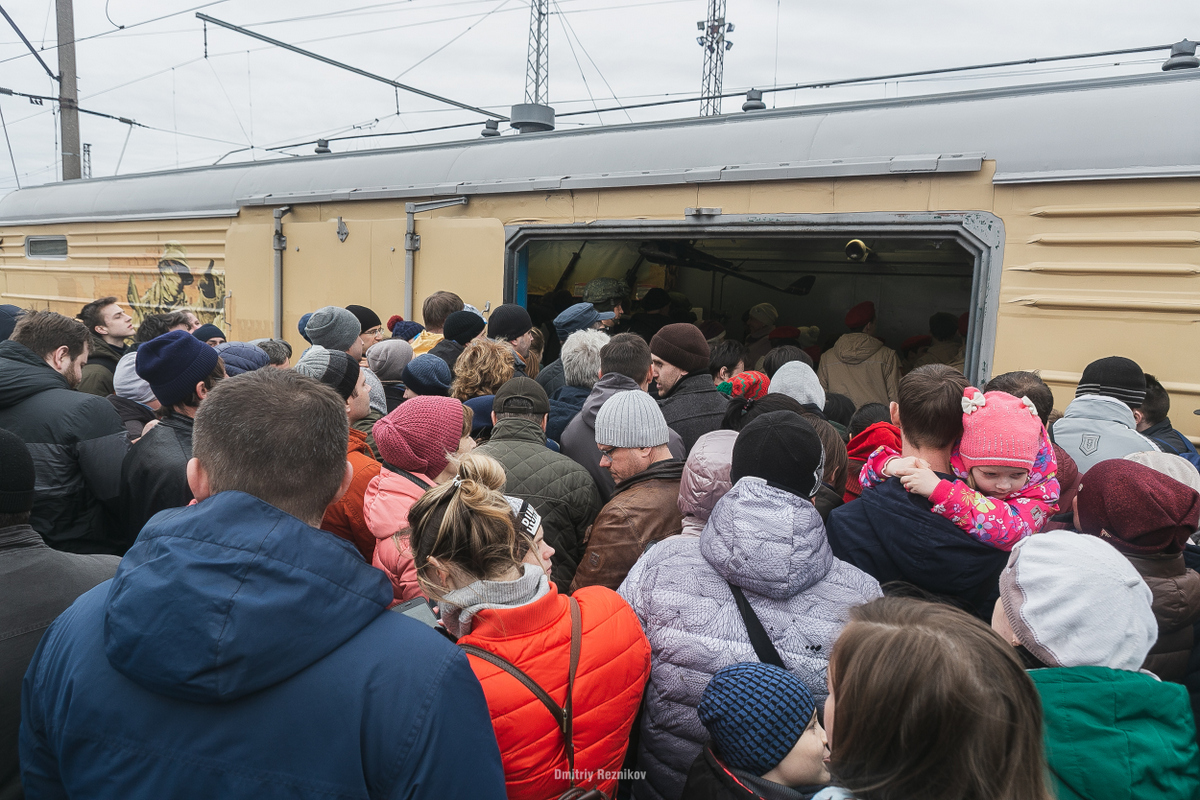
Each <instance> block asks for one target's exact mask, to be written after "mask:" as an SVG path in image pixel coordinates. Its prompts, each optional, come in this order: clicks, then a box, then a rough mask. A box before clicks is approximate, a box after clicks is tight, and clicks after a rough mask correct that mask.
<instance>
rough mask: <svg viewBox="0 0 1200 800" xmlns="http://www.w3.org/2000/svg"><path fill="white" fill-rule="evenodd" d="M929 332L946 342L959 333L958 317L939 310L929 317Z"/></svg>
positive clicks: (940, 340)
mask: <svg viewBox="0 0 1200 800" xmlns="http://www.w3.org/2000/svg"><path fill="white" fill-rule="evenodd" d="M929 333H930V335H931V336H933V338H935V339H937V340H938V341H939V342H946V341H949V340H951V339H953V338H954V337H955V336H957V335H958V317H956V316H954V315H953V314H948V313H946V312H945V311H939V312H938V313H936V314H934V315H933V316H932V317H930V318H929Z"/></svg>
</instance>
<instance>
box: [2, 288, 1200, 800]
mask: <svg viewBox="0 0 1200 800" xmlns="http://www.w3.org/2000/svg"><path fill="white" fill-rule="evenodd" d="M689 306H690V303H687V302H686V298H682V299H681V298H680V297H677V296H676V294H675V293H671V292H667V291H665V290H663V289H652V290H650V291H649V292H647V293H646V295H645V296H644V297H643V298H641V299H640V300H637V299H634V298H631V297H630V291H629V287H627V286H626V285H625V284H624V283H622V282H621V281H618V280H614V279H611V278H598V279H596V280H593V281H592V282H590V283H589V284H587V286H586V287H585V289H584V292H583V296H582V298H573V297H569V296H566V297H555V298H543V301H542V302H541V303H540V304H539V305H537V306H531V309H526V308H524V307H522V306H520V305H516V304H505V305H501V306H499V307H497V308H495V309H494V310H492V311H491V313H490V314H488V315H486V316H485V314H484V313H482V312H480V311H479V310H478V309H476V308H474V307H472V306H470V305H467V304H465V303H464V302H463V301H462V299H461V298H459V297H458V296H457V295H455V294H453V293H450V292H436V293H434V294H432V295H430V296H429V297H427V298H425V299H424V303H423V307H422V319H423V324H418V323H416V322H414V321H412V320H405V319H403V318H401V317H399V316H392V317H391V318H390V319H388V320H387V322H386V323H385V322H384V321H383V320H382V318H381V317H380V316H379V315H378V314H376V312H375V311H373V310H372V309H370V308H368V307H366V306H361V305H350V306H347V307H345V308H340V307H336V306H326V307H324V308H320V309H316V310H314V311H313V312H311V313H309V314H305V315H303V317H301V319H300V322H299V333H300V335H301V336H302V337H303V338H304V340H305V341H306V342H307V343H308V344H309V345H310V346H309V347H308V348H307V349H305V350H304V351H303V352H302V353H299V354H293V351H292V348H291V346H290V345H289V344H288V343H287V342H286V341H285V340H282V339H258V340H254V341H250V342H240V341H235V340H229V339H228V337H227V336H226V335H225V332H224V331H223V330H221V329H220V328H218V327H216V326H215V325H213V324H204V325H202V324H201V323H200V320H199V319H198V318H197V317H196V315H195V314H193V313H191V312H189V311H179V312H176V313H168V314H158V315H150V316H146V317H145V318H144V319H143V320H142V321H141V323H140V325H138V326H136V328H135V326H134V324H133V320H132V319H131V317H130V315H129V314H128V313H126V311H125V309H124V308H122V306H121V305H120V303H119V302H118V300H117V298H115V297H104V298H99V299H97V300H96V301H94V302H91V303H88V304H87V305H86V306H84V307H83V308H82V310H81V311H80V313H79V314H78V316H77V318H74V319H72V318H70V317H67V316H64V315H61V314H58V313H55V312H52V311H46V310H34V309H19V308H15V307H12V306H0V798H3V799H4V800H9V798H19V797H21V796H25V797H29V798H50V797H72V798H84V797H97V798H100V797H105V798H108V797H129V798H140V797H146V798H160V797H171V796H206V797H255V798H261V797H283V796H288V797H294V796H342V797H439V798H442V797H446V798H453V797H464V798H465V797H468V796H469V797H473V798H493V797H494V798H500V797H509V798H516V799H519V800H553V798H559V797H560V796H562V797H570V798H572V799H573V800H600V798H601V797H605V796H606V797H608V798H615V797H627V796H632V797H635V798H638V799H639V800H680V798H683V799H685V800H701V799H704V800H709V799H710V798H711V799H715V798H740V799H744V800H755V799H756V798H758V799H761V800H814V798H815V799H816V800H855V799H856V800H900V799H902V798H914V799H915V798H918V797H919V798H930V799H931V800H965V799H966V798H972V799H978V800H1051V798H1059V799H1060V800H1066V799H1067V798H1080V799H1081V800H1082V799H1084V798H1086V799H1087V800H1101V799H1104V798H1133V797H1136V798H1184V797H1200V750H1198V748H1197V732H1196V723H1195V715H1196V713H1197V711H1198V710H1200V640H1198V634H1200V573H1198V572H1197V571H1196V569H1197V567H1198V566H1200V548H1198V547H1197V546H1196V545H1194V544H1192V539H1193V537H1195V536H1196V534H1197V528H1198V527H1200V471H1198V469H1200V456H1197V453H1196V450H1195V448H1194V447H1193V446H1192V444H1191V442H1190V441H1189V440H1188V438H1187V437H1185V436H1183V435H1182V434H1181V433H1179V432H1178V431H1176V430H1175V429H1174V428H1173V426H1172V425H1171V422H1170V418H1169V416H1168V414H1169V411H1170V398H1169V395H1168V393H1167V391H1166V390H1165V389H1164V387H1163V385H1162V384H1161V383H1160V382H1159V381H1158V380H1156V379H1155V377H1154V376H1153V375H1149V374H1147V373H1145V372H1144V371H1143V370H1142V368H1141V367H1140V366H1139V365H1138V364H1137V363H1135V362H1134V361H1133V360H1130V359H1129V358H1125V357H1121V356H1110V357H1106V358H1101V359H1099V360H1096V361H1094V362H1092V363H1091V364H1088V365H1086V366H1084V368H1083V371H1082V377H1081V379H1080V381H1079V384H1078V388H1077V390H1076V394H1075V397H1074V398H1073V399H1072V400H1071V402H1070V403H1069V404H1068V405H1066V407H1065V408H1064V409H1063V410H1062V411H1061V412H1060V411H1059V410H1057V409H1056V408H1055V397H1054V394H1053V392H1052V391H1051V389H1050V387H1049V386H1047V385H1046V383H1045V382H1043V381H1042V379H1041V378H1040V377H1039V376H1038V375H1037V374H1035V373H1031V372H1010V373H1006V374H1002V375H997V376H995V377H993V378H991V380H990V381H988V382H987V383H986V385H983V386H978V387H976V386H971V385H970V384H969V382H968V380H967V378H966V377H965V376H964V375H963V372H962V369H963V364H964V361H965V355H966V352H967V347H966V344H965V339H964V337H965V334H966V331H967V325H968V320H967V318H966V315H963V316H962V317H957V316H955V315H954V314H950V313H945V312H942V313H938V314H935V315H934V316H933V317H932V318H931V319H930V320H929V333H928V335H925V334H920V335H918V336H914V337H912V338H911V339H909V340H908V341H906V342H905V343H904V344H903V345H902V346H901V347H900V348H899V349H898V350H893V349H891V348H889V347H887V345H886V344H885V343H884V342H883V341H882V340H881V339H879V338H878V337H876V336H875V333H876V329H875V326H876V310H875V306H874V305H873V304H872V303H870V302H864V303H861V304H859V305H857V306H855V307H854V308H852V309H850V310H849V311H848V312H847V314H846V317H845V320H844V323H845V328H846V332H844V333H842V334H841V335H840V336H838V337H837V338H836V339H825V340H822V339H821V334H820V331H819V330H818V329H817V328H816V327H815V326H808V327H795V326H787V325H781V324H780V315H779V312H778V311H777V310H776V309H775V308H774V307H773V306H772V305H770V304H769V303H761V304H758V305H755V306H754V307H752V308H750V309H748V310H747V312H746V314H745V315H744V318H743V322H744V335H743V336H742V337H741V340H735V339H734V338H733V336H731V335H730V332H729V331H727V330H726V329H725V327H724V325H723V324H720V323H717V322H713V321H710V320H699V321H698V320H697V319H696V317H695V315H694V314H692V313H691V310H690V308H689ZM627 308H628V309H629V310H635V313H633V314H632V315H630V314H627V313H626V309H627ZM531 310H532V311H533V313H532V314H531ZM1197 413H1200V411H1198V412H1197Z"/></svg>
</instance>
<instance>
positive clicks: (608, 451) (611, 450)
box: [599, 447, 620, 461]
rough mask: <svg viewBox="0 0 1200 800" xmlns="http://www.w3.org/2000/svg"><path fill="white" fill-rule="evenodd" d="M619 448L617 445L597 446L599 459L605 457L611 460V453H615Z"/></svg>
mask: <svg viewBox="0 0 1200 800" xmlns="http://www.w3.org/2000/svg"><path fill="white" fill-rule="evenodd" d="M619 449H620V448H619V447H608V448H605V447H601V448H599V450H600V460H601V461H603V460H604V459H606V458H607V459H608V460H609V461H612V457H613V453H615V452H616V451H617V450H619Z"/></svg>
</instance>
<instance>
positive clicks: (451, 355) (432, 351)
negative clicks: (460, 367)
mask: <svg viewBox="0 0 1200 800" xmlns="http://www.w3.org/2000/svg"><path fill="white" fill-rule="evenodd" d="M465 349H466V348H465V347H463V346H462V345H461V344H459V343H458V342H456V341H454V340H453V339H442V340H441V341H440V342H438V343H437V344H435V345H434V346H433V347H431V348H429V355H431V356H437V357H438V358H440V359H441V360H442V361H445V362H446V366H448V367H450V374H451V375H453V374H454V365H455V364H456V363H458V357H459V356H461V355H462V353H463V350H465ZM388 410H389V411H390V410H391V409H388Z"/></svg>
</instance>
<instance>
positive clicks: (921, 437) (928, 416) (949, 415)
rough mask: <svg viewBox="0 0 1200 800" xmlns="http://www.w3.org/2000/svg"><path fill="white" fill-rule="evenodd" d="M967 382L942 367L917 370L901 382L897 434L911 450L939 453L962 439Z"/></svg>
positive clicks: (950, 368)
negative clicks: (963, 405)
mask: <svg viewBox="0 0 1200 800" xmlns="http://www.w3.org/2000/svg"><path fill="white" fill-rule="evenodd" d="M967 385H968V384H967V378H966V376H965V375H963V374H962V373H961V372H959V371H958V370H956V369H954V368H953V367H947V366H946V365H945V364H927V365H926V366H923V367H917V368H916V369H914V370H913V371H912V372H910V373H908V374H907V375H905V376H904V377H903V378H901V379H900V389H899V392H898V393H897V397H896V402H897V404H898V405H899V407H900V431H901V433H903V435H904V438H905V439H907V440H908V441H909V442H910V443H911V444H912V445H913V446H914V447H920V448H929V449H933V450H942V449H945V448H948V447H950V446H951V445H953V444H954V443H955V442H956V441H958V439H959V438H960V437H961V436H962V396H963V391H964V390H965V389H966V388H967Z"/></svg>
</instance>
